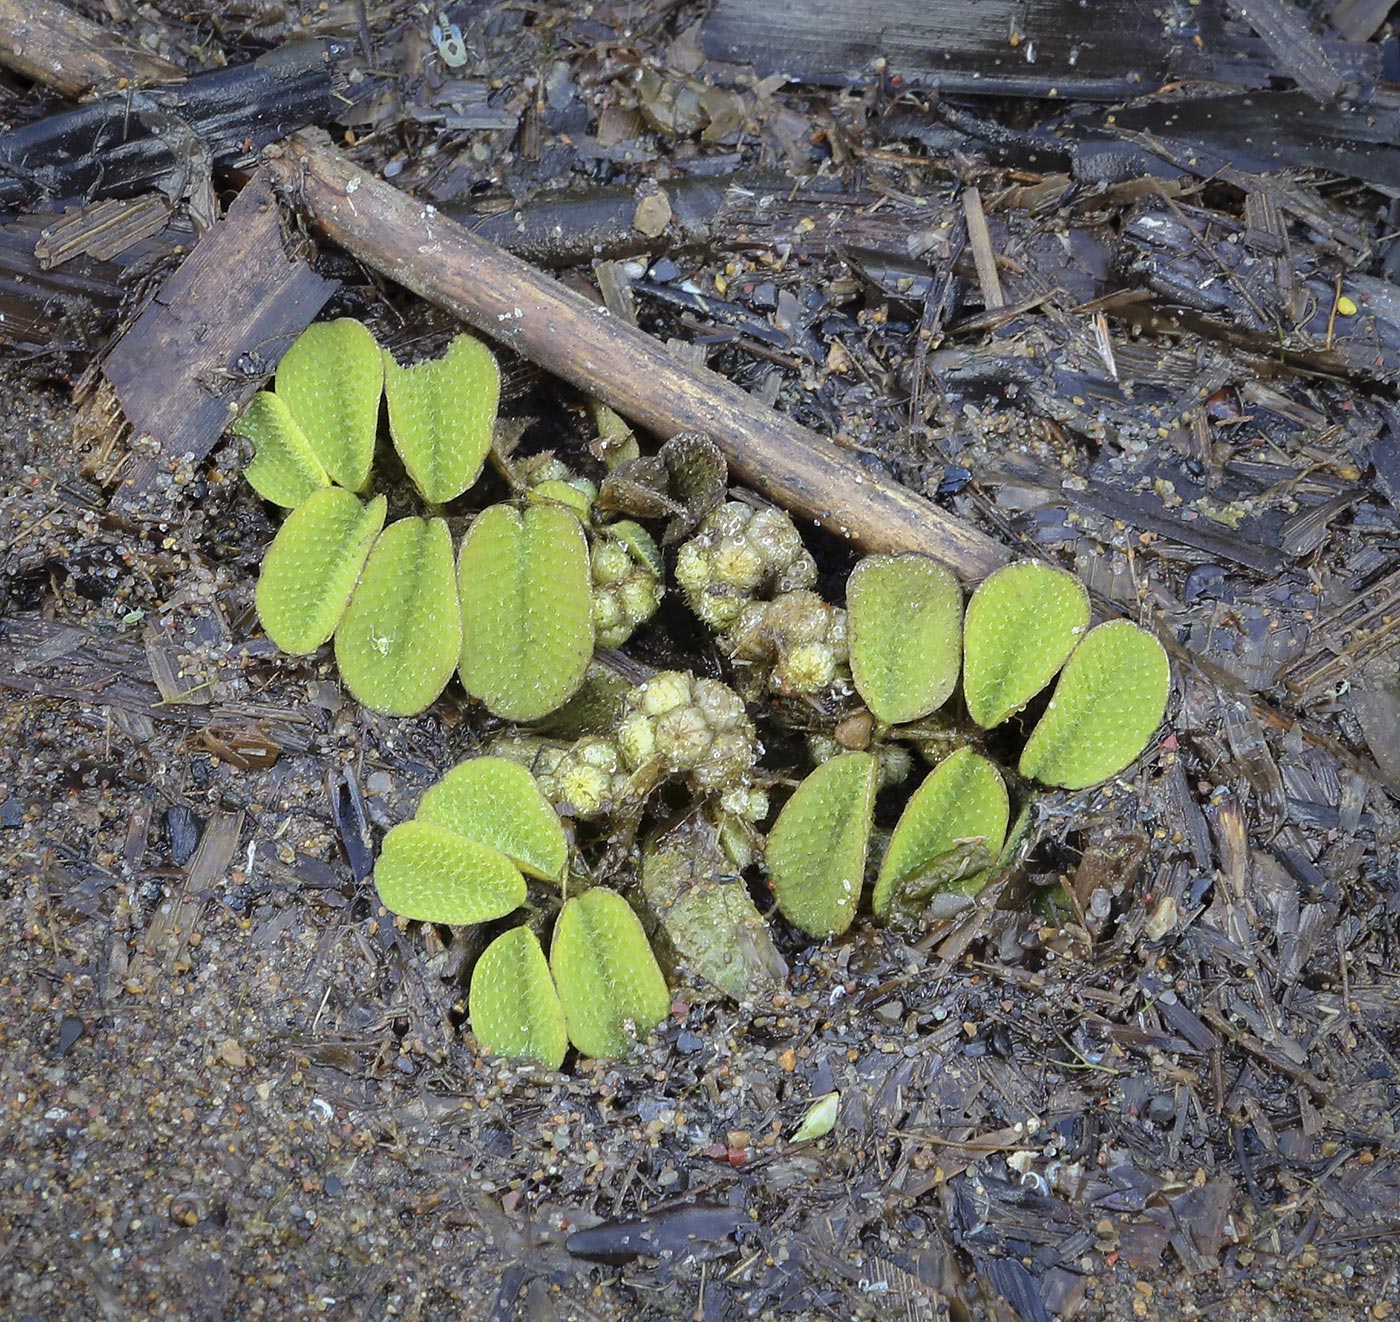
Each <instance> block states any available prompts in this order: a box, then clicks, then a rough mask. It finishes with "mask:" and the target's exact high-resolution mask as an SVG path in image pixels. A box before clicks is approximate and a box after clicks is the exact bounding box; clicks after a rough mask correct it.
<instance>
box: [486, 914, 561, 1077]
mask: <svg viewBox="0 0 1400 1322" xmlns="http://www.w3.org/2000/svg"><path fill="white" fill-rule="evenodd" d="M467 1004H468V1007H469V1009H470V1012H471V1024H472V1032H473V1033H475V1034H476V1040H477V1042H478V1043H479V1044H480V1046H481V1049H482V1050H483V1051H485V1052H486V1053H487V1054H488V1055H491V1056H528V1057H529V1058H530V1059H532V1060H537V1061H539V1062H540V1064H541V1065H543V1066H545V1067H546V1068H547V1069H551V1070H557V1069H558V1068H559V1066H560V1065H562V1064H563V1062H564V1053H565V1052H566V1051H568V1049H569V1035H568V1031H567V1029H566V1028H565V1027H564V1010H563V1007H562V1006H560V1004H559V994H558V992H556V991H555V990H554V979H553V978H551V977H550V976H549V965H548V963H546V961H545V957H544V951H543V950H541V949H540V943H539V938H538V937H536V936H535V934H534V933H533V932H532V931H531V930H530V929H529V928H528V927H512V928H511V929H510V931H508V932H502V933H501V935H500V936H498V937H497V938H496V939H495V940H494V941H493V942H491V944H490V945H489V946H487V947H486V949H485V950H483V951H482V952H481V958H480V959H478V960H477V961H476V968H474V969H473V970H472V982H471V991H470V992H469V993H468V997H467Z"/></svg>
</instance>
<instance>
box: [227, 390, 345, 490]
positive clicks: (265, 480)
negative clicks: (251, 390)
mask: <svg viewBox="0 0 1400 1322" xmlns="http://www.w3.org/2000/svg"><path fill="white" fill-rule="evenodd" d="M233 430H234V431H235V432H236V433H237V434H238V435H239V436H246V437H247V438H248V439H249V440H250V441H252V442H253V458H252V461H251V462H250V463H249V464H248V466H247V467H246V468H245V469H244V470H243V476H244V477H246V478H247V479H248V485H249V486H250V487H252V488H253V490H254V491H256V492H257V493H258V495H260V496H261V497H262V498H263V499H264V500H270V501H271V502H272V503H273V504H274V505H281V506H282V507H283V508H284V509H296V508H297V506H298V505H300V504H301V503H302V501H304V500H305V499H306V498H307V497H308V496H309V495H310V494H311V493H312V492H313V491H318V490H320V489H321V488H322V487H327V486H329V485H330V481H331V479H330V477H329V475H328V474H327V473H326V469H325V465H324V464H322V463H321V461H320V460H319V459H318V458H317V457H316V451H315V450H314V449H312V447H311V442H310V441H308V440H307V439H306V436H305V435H304V434H303V433H302V430H301V428H300V427H298V426H297V424H296V422H295V420H294V419H293V418H292V415H291V413H290V411H289V410H288V408H287V404H286V401H285V400H283V399H281V398H279V397H278V396H277V395H274V394H273V393H272V392H271V391H270V390H260V391H258V393H257V394H256V395H254V396H253V398H252V399H250V400H249V401H248V407H247V408H245V409H244V410H243V412H242V413H241V414H240V415H239V418H238V421H237V422H235V423H234V424H233Z"/></svg>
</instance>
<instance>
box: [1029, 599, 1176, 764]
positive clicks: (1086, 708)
mask: <svg viewBox="0 0 1400 1322" xmlns="http://www.w3.org/2000/svg"><path fill="white" fill-rule="evenodd" d="M1170 686H1171V668H1170V666H1169V665H1168V662H1167V654H1166V652H1165V650H1164V649H1163V647H1162V644H1161V643H1159V642H1158V641H1157V640H1156V639H1155V638H1154V637H1153V636H1152V635H1151V634H1149V633H1145V632H1144V631H1143V630H1141V629H1139V628H1138V627H1137V626H1136V625H1135V624H1130V623H1129V622H1128V621H1127V620H1111V621H1110V622H1109V623H1107V624H1101V625H1099V627H1098V628H1097V629H1092V630H1090V632H1089V633H1088V635H1087V636H1086V637H1085V639H1084V641H1083V642H1082V643H1080V644H1079V646H1078V647H1077V648H1075V650H1074V652H1073V654H1072V655H1071V656H1070V659H1069V661H1068V662H1067V663H1066V665H1065V668H1064V671H1063V673H1062V674H1061V675H1060V681H1059V683H1058V684H1057V685H1056V686H1055V696H1054V697H1053V698H1051V699H1050V705H1049V706H1048V707H1047V708H1046V709H1045V715H1044V716H1042V717H1041V718H1040V723H1039V724H1038V725H1037V726H1036V727H1035V729H1034V731H1032V733H1031V737H1030V739H1029V741H1028V742H1027V744H1026V747H1025V750H1024V751H1023V752H1022V754H1021V768H1020V770H1021V774H1022V775H1023V776H1032V777H1034V778H1035V779H1036V780H1042V781H1044V782H1045V783H1046V784H1047V785H1059V786H1060V787H1061V788H1063V789H1070V790H1078V789H1083V788H1085V786H1088V785H1096V784H1098V782H1099V781H1101V780H1107V779H1108V778H1109V777H1110V776H1113V775H1116V774H1117V773H1118V772H1120V771H1122V770H1123V768H1124V767H1126V766H1127V765H1128V764H1129V763H1130V762H1132V760H1133V759H1134V758H1135V757H1137V756H1138V754H1139V753H1141V752H1142V750H1143V749H1144V748H1146V747H1147V741H1148V739H1150V738H1151V737H1152V732H1153V730H1155V729H1156V728H1157V725H1158V723H1159V722H1160V721H1161V719H1162V713H1163V712H1164V711H1165V710H1166V706H1167V693H1168V690H1169V689H1170Z"/></svg>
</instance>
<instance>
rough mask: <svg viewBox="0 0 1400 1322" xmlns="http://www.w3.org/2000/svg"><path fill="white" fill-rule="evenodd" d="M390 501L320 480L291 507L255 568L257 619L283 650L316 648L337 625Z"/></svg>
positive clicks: (302, 652)
mask: <svg viewBox="0 0 1400 1322" xmlns="http://www.w3.org/2000/svg"><path fill="white" fill-rule="evenodd" d="M385 508H386V505H385V500H384V497H383V496H376V497H375V498H374V499H373V500H372V501H370V502H369V504H368V505H364V504H361V502H360V499H359V497H357V496H355V495H352V494H351V493H350V492H349V491H344V490H342V489H341V488H340V487H322V488H321V489H320V490H318V491H315V492H313V493H312V494H311V495H310V496H308V497H307V498H306V500H304V501H303V502H302V503H301V505H299V506H298V507H297V508H296V509H294V510H293V511H292V512H291V513H290V514H289V515H288V516H287V520H286V522H285V523H283V525H282V526H281V528H279V529H278V531H277V536H276V537H274V538H273V539H272V545H271V546H269V547H268V548H267V554H266V555H264V556H263V563H262V571H261V572H260V573H259V575H258V588H257V594H256V601H257V607H258V618H259V619H260V620H261V621H262V626H263V629H264V631H265V632H266V633H267V636H268V637H269V638H271V639H272V641H273V642H274V643H276V644H277V646H278V647H280V648H281V649H282V650H283V651H284V652H291V653H292V654H293V655H301V654H304V653H307V652H314V651H315V650H316V649H317V648H318V647H320V646H321V644H322V643H324V642H325V641H326V639H327V638H329V637H330V636H331V634H333V633H334V632H335V629H336V626H337V625H338V624H339V623H340V620H341V617H342V616H343V615H344V614H345V607H346V604H347V603H348V602H349V600H350V594H351V593H352V592H353V591H354V590H355V580H356V579H358V578H359V576H360V570H361V568H362V566H363V565H364V563H365V557H366V556H367V555H369V549H370V546H371V545H372V544H373V543H374V539H375V538H376V537H377V536H379V530H380V528H382V527H383V526H384V511H385Z"/></svg>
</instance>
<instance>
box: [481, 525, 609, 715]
mask: <svg viewBox="0 0 1400 1322" xmlns="http://www.w3.org/2000/svg"><path fill="white" fill-rule="evenodd" d="M457 581H458V588H459V592H460V595H461V602H462V652H461V672H462V683H463V685H464V686H465V687H466V690H467V692H468V693H470V694H471V695H472V696H473V697H475V698H480V699H481V701H482V702H484V703H485V704H486V705H487V707H489V708H490V709H491V710H492V711H493V712H494V713H495V714H496V715H497V716H502V717H504V718H506V719H507V720H512V721H535V720H539V719H540V717H542V716H546V715H548V714H549V713H550V712H552V711H553V710H554V709H555V708H556V707H559V706H561V705H562V704H563V703H564V702H565V701H567V699H568V698H569V697H570V696H572V694H573V693H574V691H575V690H576V689H577V688H578V687H579V685H580V684H581V683H582V682H583V675H584V671H585V670H586V669H587V667H588V661H589V658H590V657H591V656H592V655H593V589H592V581H591V577H590V573H589V564H588V542H587V539H586V538H585V537H584V534H583V528H582V526H581V525H580V523H579V521H578V519H576V518H575V517H574V515H573V514H571V513H570V512H569V511H568V510H566V509H564V508H562V507H561V506H558V505H528V506H526V507H525V508H524V509H523V510H521V509H517V508H516V507H515V506H513V505H493V506H491V507H490V508H489V509H486V510H483V511H482V512H481V514H479V515H478V516H477V518H476V521H475V522H474V523H473V524H472V526H471V528H470V529H469V530H468V532H467V535H466V537H464V538H463V539H462V551H461V555H460V557H459V559H458V564H457Z"/></svg>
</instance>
